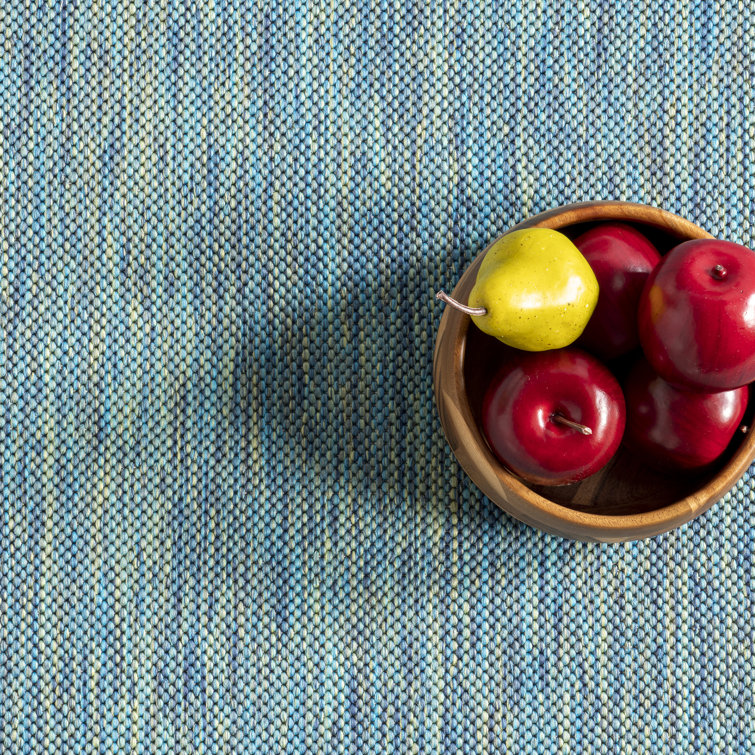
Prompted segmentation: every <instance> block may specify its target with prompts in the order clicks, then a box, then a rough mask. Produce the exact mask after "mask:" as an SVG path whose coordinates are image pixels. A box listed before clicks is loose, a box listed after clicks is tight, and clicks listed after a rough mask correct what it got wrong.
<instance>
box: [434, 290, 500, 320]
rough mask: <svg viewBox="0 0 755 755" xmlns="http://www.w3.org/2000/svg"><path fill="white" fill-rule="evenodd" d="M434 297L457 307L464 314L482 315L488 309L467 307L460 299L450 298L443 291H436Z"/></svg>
mask: <svg viewBox="0 0 755 755" xmlns="http://www.w3.org/2000/svg"><path fill="white" fill-rule="evenodd" d="M435 298H436V299H440V300H441V301H442V302H445V303H446V304H449V305H450V306H452V307H453V308H454V309H458V310H459V312H464V314H467V315H472V316H474V317H482V316H483V315H486V314H487V313H488V310H487V309H485V307H468V306H467V305H466V304H462V303H461V302H460V301H456V299H452V298H451V297H450V296H449V295H448V294H447V293H446V292H445V291H438V293H437V294H435Z"/></svg>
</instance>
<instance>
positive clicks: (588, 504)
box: [462, 221, 753, 516]
mask: <svg viewBox="0 0 755 755" xmlns="http://www.w3.org/2000/svg"><path fill="white" fill-rule="evenodd" d="M622 222H626V221H622ZM595 224H596V223H579V224H575V225H571V226H566V227H561V228H559V231H561V232H562V233H564V234H566V235H567V236H569V237H571V238H575V237H576V236H578V235H579V234H580V233H582V232H584V231H585V230H587V229H588V228H590V227H591V226H593V225H595ZM629 224H630V225H633V226H634V227H635V228H637V229H638V230H639V231H641V232H642V233H644V234H645V235H646V236H647V237H648V238H649V239H650V240H651V241H652V242H653V243H654V244H655V246H656V248H657V249H658V251H659V252H660V253H661V254H665V253H666V252H667V251H669V250H670V249H671V248H672V247H673V246H675V245H676V244H678V243H679V242H680V241H682V240H684V238H682V237H679V236H677V235H674V234H673V233H672V232H669V231H668V230H666V229H661V228H658V227H656V226H653V225H648V224H644V223H638V222H632V223H629ZM511 351H512V350H511V349H509V348H508V347H506V346H504V345H503V344H502V343H501V342H500V341H498V340H497V339H495V338H492V337H491V336H488V335H486V334H484V333H482V332H481V331H480V330H479V328H476V327H474V326H470V327H468V328H467V330H466V335H465V336H464V344H463V351H462V353H463V357H462V360H463V382H464V392H465V394H466V397H467V400H468V402H469V408H470V411H471V413H472V416H473V418H474V420H475V422H476V424H477V426H478V427H481V409H482V400H483V396H484V393H485V390H486V388H487V386H488V385H489V383H490V381H491V379H492V378H493V376H494V374H495V372H496V371H497V370H498V369H499V368H500V367H501V365H502V364H503V363H505V361H506V360H507V358H508V357H509V356H510V354H511ZM639 355H640V352H639V350H637V352H635V353H632V354H630V355H627V356H626V357H624V358H622V359H621V360H619V361H617V362H616V363H614V364H613V365H611V367H612V369H613V371H614V373H615V374H616V375H617V377H618V378H619V380H620V381H621V379H622V377H623V376H624V374H625V373H626V370H627V369H628V368H629V367H630V366H631V365H632V364H633V363H634V361H635V359H637V358H638V356H639ZM752 420H753V400H752V399H751V400H750V405H749V406H748V409H747V413H746V415H745V419H744V424H746V425H747V426H750V427H752ZM704 431H705V430H704V428H701V432H704ZM481 435H482V433H481ZM744 437H745V436H744V434H737V435H736V436H735V437H734V438H733V439H732V443H731V445H730V448H729V449H728V450H727V453H726V454H724V456H723V457H722V458H721V459H720V460H719V461H718V462H717V463H716V465H715V466H714V467H713V468H711V469H708V470H706V471H705V472H704V473H697V474H690V473H684V474H673V473H663V472H657V471H655V470H653V469H651V468H649V467H648V466H647V464H646V463H645V462H644V461H643V460H641V459H639V458H637V457H636V456H634V455H633V454H632V453H631V452H629V451H628V450H626V449H624V448H623V447H622V448H621V449H620V451H619V452H618V453H617V455H616V456H615V457H614V459H613V460H612V461H611V462H609V464H608V465H607V466H606V467H604V468H603V469H602V470H600V471H599V472H597V473H596V474H594V475H592V476H591V477H588V478H587V479H586V480H583V481H582V482H580V483H575V484H572V485H562V486H542V485H530V484H527V483H525V484H527V487H528V488H529V489H530V490H532V491H534V492H536V493H537V494H538V495H540V496H542V497H543V498H546V499H548V500H549V501H552V502H553V503H556V504H559V505H561V506H564V507H566V508H568V509H572V510H575V511H584V512H589V513H590V514H603V515H609V516H610V515H614V516H616V515H633V514H643V513H646V512H650V511H654V510H657V509H661V508H664V507H666V506H669V505H670V504H673V503H675V502H677V501H679V500H681V499H683V498H686V497H688V496H690V495H692V494H693V493H695V491H697V490H699V489H700V488H702V487H704V486H705V485H707V484H708V483H709V482H710V481H711V480H713V479H715V478H716V476H717V475H718V474H719V473H720V471H721V470H722V469H723V468H724V467H725V466H726V464H727V462H728V461H730V460H731V458H732V457H733V455H734V454H735V452H736V451H737V449H738V447H739V446H740V445H741V444H742V443H743V441H744Z"/></svg>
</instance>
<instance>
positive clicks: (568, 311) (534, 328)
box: [438, 228, 598, 351]
mask: <svg viewBox="0 0 755 755" xmlns="http://www.w3.org/2000/svg"><path fill="white" fill-rule="evenodd" d="M438 298H440V299H443V301H446V302H447V303H448V304H451V305H452V306H457V308H459V309H462V311H465V312H467V313H468V314H470V315H471V317H472V322H474V324H475V325H477V327H478V328H480V330H482V331H483V332H485V333H488V334H489V335H491V336H495V337H496V338H498V339H499V340H501V341H503V343H505V344H508V345H509V346H513V347H514V348H517V349H523V350H524V351H545V350H547V349H560V348H562V347H563V346H568V345H569V344H570V343H573V342H574V341H575V340H576V339H577V338H579V336H580V335H581V333H582V331H583V330H584V329H585V326H586V325H587V322H588V320H589V319H590V316H591V315H592V313H593V310H594V309H595V305H596V304H597V301H598V281H597V279H596V278H595V274H594V273H593V271H592V268H591V267H590V263H589V262H588V261H587V260H586V259H585V258H584V257H583V256H582V253H581V252H580V251H579V249H577V247H576V246H574V244H573V243H572V242H571V240H570V239H569V238H567V237H566V236H565V235H564V234H563V233H559V232H558V231H553V230H550V229H548V228H526V229H523V230H520V231H512V232H511V233H507V234H506V235H505V236H502V237H501V238H500V239H498V241H496V242H495V243H494V244H493V245H492V246H491V247H490V249H488V252H487V254H486V255H485V257H484V259H483V260H482V264H481V265H480V269H479V271H478V272H477V280H476V281H475V284H474V286H473V288H472V290H471V291H470V293H469V302H468V306H466V307H464V306H463V305H461V306H459V303H458V302H456V301H455V300H453V299H451V298H450V297H449V296H447V295H446V294H443V292H441V293H440V294H438Z"/></svg>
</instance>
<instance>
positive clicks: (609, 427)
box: [482, 348, 625, 485]
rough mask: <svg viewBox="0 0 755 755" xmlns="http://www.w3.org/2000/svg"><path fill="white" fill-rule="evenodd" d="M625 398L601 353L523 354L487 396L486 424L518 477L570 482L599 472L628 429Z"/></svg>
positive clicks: (496, 449) (492, 441)
mask: <svg viewBox="0 0 755 755" xmlns="http://www.w3.org/2000/svg"><path fill="white" fill-rule="evenodd" d="M624 414H625V412H624V397H623V396H622V393H621V388H620V387H619V383H618V382H617V380H616V378H615V377H614V376H613V375H612V374H611V372H610V371H609V370H608V368H607V367H605V366H604V365H603V364H601V363H600V362H599V361H598V360H597V359H596V358H595V357H593V356H590V355H589V354H586V353H585V352H583V351H580V350H578V349H574V348H568V349H557V350H552V351H540V352H536V353H522V354H519V355H516V356H515V357H514V358H513V359H511V360H510V361H508V362H507V363H506V364H505V365H504V366H503V367H502V368H501V369H500V370H499V372H498V374H497V375H496V376H495V377H494V378H493V380H492V382H491V383H490V386H489V388H488V390H487V392H486V393H485V398H484V400H483V409H482V426H483V430H484V431H485V436H486V437H487V439H488V442H489V443H490V446H491V448H492V449H493V451H494V452H495V454H496V456H498V458H499V459H500V460H501V461H502V462H503V463H504V464H505V465H506V467H508V469H510V470H511V471H512V472H514V473H515V474H517V475H519V476H520V477H522V478H524V479H526V480H529V481H530V482H535V483H540V484H542V485H564V484H567V483H571V482H577V481H579V480H583V479H584V478H585V477H588V476H589V475H591V474H594V473H595V472H597V471H598V470H599V469H600V468H601V467H603V465H604V464H606V463H607V462H608V461H609V459H610V458H611V457H612V456H613V455H614V454H615V453H616V449H617V448H618V447H619V443H620V442H621V438H622V435H623V432H624Z"/></svg>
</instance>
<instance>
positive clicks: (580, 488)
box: [433, 202, 755, 542]
mask: <svg viewBox="0 0 755 755" xmlns="http://www.w3.org/2000/svg"><path fill="white" fill-rule="evenodd" d="M607 220H620V221H623V222H627V223H631V224H632V225H634V226H635V227H636V228H638V229H639V230H641V231H642V232H643V233H645V234H646V235H648V237H649V238H650V239H651V241H653V243H654V244H655V245H656V247H657V248H658V250H659V251H660V252H661V253H663V252H665V251H668V249H670V248H671V247H672V246H674V245H675V244H677V243H679V242H680V241H683V240H687V239H694V238H710V234H708V233H706V232H705V231H704V230H702V229H701V228H699V227H698V226H696V225H695V224H693V223H691V222H690V221H688V220H685V219H684V218H680V217H678V216H676V215H673V214H671V213H669V212H666V211H664V210H661V209H659V208H656V207H649V206H646V205H638V204H631V203H626V202H587V203H584V204H576V205H567V206H564V207H560V208H557V209H555V210H549V211H548V212H544V213H542V214H540V215H536V216H534V217H532V218H529V219H528V220H526V221H524V222H523V223H520V224H519V225H517V226H516V228H517V229H518V228H527V227H545V228H552V229H556V230H559V231H562V232H563V233H566V234H567V235H569V236H571V237H575V236H576V235H578V234H580V233H582V232H583V231H584V230H586V229H587V228H589V227H590V226H591V225H594V224H595V223H598V222H602V221H607ZM512 230H513V229H512ZM484 255H485V251H483V252H482V253H481V254H480V255H478V257H477V258H476V259H475V260H474V262H473V263H472V264H471V265H470V266H469V268H467V270H466V271H465V273H464V275H463V276H462V277H461V280H460V281H459V282H458V284H457V285H456V287H455V289H454V291H453V294H452V295H453V297H454V298H455V299H458V300H459V301H462V302H466V301H467V298H468V296H469V292H470V290H471V288H472V286H473V285H474V282H475V278H476V275H477V269H478V267H479V265H480V263H481V261H482V258H483V256H484ZM510 353H511V350H510V349H509V348H508V347H506V346H504V345H503V344H502V343H500V342H499V341H497V340H496V339H494V338H491V337H490V336H487V335H485V334H484V333H482V332H481V331H479V329H478V328H476V327H474V326H473V325H472V323H471V319H470V317H469V316H468V315H465V314H462V313H461V312H458V311H456V310H454V309H452V308H450V307H447V308H446V309H445V310H444V312H443V316H442V318H441V323H440V327H439V329H438V335H437V338H436V344H435V354H434V360H433V382H434V389H435V399H436V403H437V406H438V413H439V416H440V420H441V424H442V426H443V430H444V432H445V435H446V438H447V439H448V442H449V444H450V446H451V448H452V450H453V452H454V454H455V455H456V457H457V459H458V460H459V462H460V464H461V466H462V467H463V468H464V470H465V471H466V472H467V474H468V475H469V477H470V478H471V479H472V481H473V482H474V483H475V484H476V485H477V486H478V487H479V488H480V489H481V490H482V492H483V493H485V495H487V496H488V498H490V499H491V500H492V501H493V502H495V503H496V504H498V505H499V506H500V507H501V508H502V509H504V510H505V511H507V512H508V513H509V514H511V515H512V516H514V517H516V518H517V519H519V520H521V521H523V522H525V523H527V524H530V525H532V526H534V527H538V528H539V529H542V530H545V531H546V532H551V533H554V534H557V535H562V536H564V537H569V538H573V539H576V540H597V541H606V542H616V541H621V540H635V539H640V538H644V537H651V536H653V535H657V534H660V533H662V532H666V531H668V530H670V529H673V528H674V527H678V526H679V525H681V524H684V523H685V522H688V521H689V520H691V519H693V518H694V517H696V516H698V515H699V514H701V513H703V512H704V511H706V510H707V509H708V508H709V507H710V506H711V505H713V503H715V502H716V501H717V500H719V499H720V498H721V497H722V496H723V495H724V494H725V493H726V492H727V491H728V490H729V489H730V488H731V487H732V486H733V485H734V484H735V483H736V482H737V480H738V479H739V478H740V477H741V475H742V474H743V473H744V472H745V471H746V470H747V468H748V466H749V464H750V463H751V461H752V460H753V458H754V457H755V431H754V430H753V429H752V427H753V423H752V421H749V422H748V424H749V426H750V429H749V430H748V431H747V432H746V433H743V434H741V435H740V436H739V437H738V438H737V439H736V442H733V444H732V448H730V449H729V452H728V454H727V455H726V456H725V457H724V458H723V459H722V461H721V462H720V464H719V465H718V466H717V467H716V468H715V469H714V470H713V471H712V472H708V473H707V474H706V475H705V476H695V475H689V474H687V475H672V474H668V475H666V474H662V473H659V472H654V471H653V470H650V469H648V468H646V467H645V466H644V465H643V464H642V462H641V461H639V460H638V459H636V458H635V457H633V456H632V455H631V454H630V453H629V452H627V451H625V450H622V451H620V453H619V454H617V456H616V457H615V458H614V459H613V460H612V461H611V462H610V463H609V464H608V465H607V466H606V467H604V468H603V469H602V470H601V471H599V472H598V473H596V474H595V475H593V476H591V477H589V478H587V479H586V480H584V481H583V482H581V483H576V484H574V485H566V486H560V487H544V486H534V485H528V484H527V483H525V482H523V481H522V480H520V479H518V478H517V477H515V476H514V475H512V474H511V473H509V472H508V471H507V470H506V469H505V468H504V467H503V466H502V465H501V463H500V462H499V461H498V459H497V458H496V457H495V456H494V454H493V453H492V451H491V450H490V448H489V446H488V444H487V442H486V440H485V438H484V436H483V434H482V431H481V429H480V428H481V425H480V409H481V405H482V396H483V395H484V392H485V388H486V387H487V385H488V384H489V381H490V378H491V377H492V375H493V374H494V372H495V371H496V370H497V369H498V368H499V367H500V366H501V364H502V363H503V362H504V361H505V360H506V358H507V355H510ZM752 413H753V412H752V406H750V407H749V408H748V416H750V417H751V416H752Z"/></svg>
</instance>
